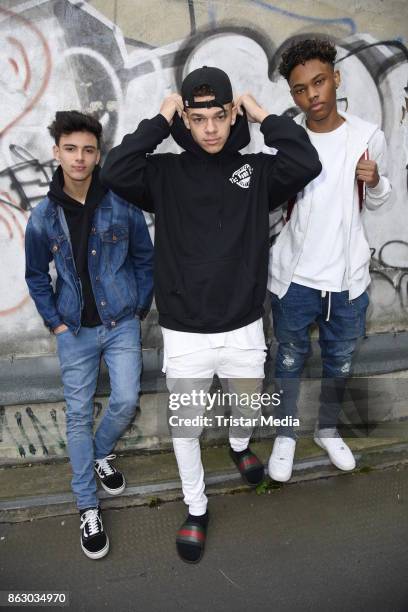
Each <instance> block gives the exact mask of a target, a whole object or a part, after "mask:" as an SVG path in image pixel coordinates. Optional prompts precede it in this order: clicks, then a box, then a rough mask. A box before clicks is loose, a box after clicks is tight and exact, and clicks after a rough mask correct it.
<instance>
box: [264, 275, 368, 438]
mask: <svg viewBox="0 0 408 612" xmlns="http://www.w3.org/2000/svg"><path fill="white" fill-rule="evenodd" d="M271 300H272V315H273V325H274V333H275V337H276V339H277V341H278V343H279V345H278V351H277V355H276V363H275V378H276V383H277V385H280V386H279V387H278V389H281V390H282V391H283V394H282V397H281V404H280V406H279V409H278V411H277V417H278V418H283V417H285V416H292V417H294V418H295V417H296V416H297V399H298V395H299V387H300V377H301V374H302V371H303V367H304V364H305V361H306V359H307V357H308V356H309V354H310V326H311V325H312V324H313V323H317V325H318V327H319V344H320V348H321V355H322V364H323V370H322V384H321V394H320V409H319V423H318V427H319V429H327V428H330V429H331V428H333V427H336V425H337V421H338V418H339V414H340V411H341V404H342V400H343V396H344V390H345V385H346V380H347V378H348V377H349V376H350V374H351V367H352V357H353V353H354V350H355V348H356V344H357V340H358V338H359V337H361V336H364V334H365V316H366V310H367V306H368V295H367V292H366V291H365V292H364V293H362V294H361V295H360V296H359V297H358V298H356V299H354V300H351V301H350V300H349V294H348V291H341V292H336V293H331V307H330V315H329V320H328V321H326V317H327V314H328V309H329V297H328V294H326V297H322V292H321V291H320V290H318V289H311V288H310V287H305V286H304V285H298V284H297V283H291V284H290V286H289V289H288V291H287V293H286V294H285V295H284V296H283V298H282V299H279V298H278V297H277V295H275V294H273V293H272V294H271ZM277 434H278V435H281V436H289V437H293V438H296V435H295V433H294V430H293V427H291V426H279V427H278V428H277Z"/></svg>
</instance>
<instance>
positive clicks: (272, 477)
mask: <svg viewBox="0 0 408 612" xmlns="http://www.w3.org/2000/svg"><path fill="white" fill-rule="evenodd" d="M292 472H293V470H291V472H290V474H289V476H288V477H287V478H282V477H281V476H280V477H279V478H278V477H277V476H273V475H272V469H271V468H270V467H269V465H268V474H269V477H270V478H271V479H272V480H276V482H288V480H290V479H291V478H292Z"/></svg>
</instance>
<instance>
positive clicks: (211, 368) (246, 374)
mask: <svg viewBox="0 0 408 612" xmlns="http://www.w3.org/2000/svg"><path fill="white" fill-rule="evenodd" d="M265 357H266V354H265V351H263V350H261V349H237V348H230V347H220V348H209V349H206V350H200V351H197V352H195V353H189V354H188V355H180V356H176V357H168V358H167V362H166V382H167V388H168V390H169V392H170V393H172V394H174V393H177V394H181V393H187V394H189V395H190V394H191V393H192V392H193V391H197V392H199V391H201V390H202V391H204V392H205V393H206V392H208V390H209V389H210V386H211V383H212V380H213V376H214V374H217V375H218V377H219V378H220V379H221V383H222V385H223V389H224V391H225V390H228V392H230V393H237V394H240V393H245V394H248V395H250V394H252V393H260V392H261V391H262V379H263V378H264V362H265ZM226 386H227V387H228V389H225V387H226ZM205 408H206V404H205V402H204V403H203V404H200V405H188V406H184V407H183V409H182V410H183V414H184V415H186V414H187V415H188V416H189V417H191V418H193V417H196V416H200V415H203V414H204V412H205ZM231 408H232V413H233V414H234V413H235V416H242V417H250V418H251V419H255V418H256V417H257V413H256V412H254V410H253V409H252V407H250V406H246V407H245V406H244V407H242V406H240V405H232V406H231ZM258 414H259V411H258ZM252 430H253V427H237V426H235V427H231V428H230V430H229V441H230V444H231V447H232V449H233V450H235V451H237V452H239V451H242V450H245V449H246V448H247V447H248V443H249V440H250V437H251V435H252ZM201 431H202V427H195V428H193V429H190V430H189V436H190V437H188V438H187V437H179V436H178V435H177V433H175V431H174V429H173V430H172V434H173V447H174V453H175V455H176V460H177V464H178V469H179V473H180V478H181V484H182V489H183V495H184V502H185V503H186V504H187V505H188V507H189V512H190V514H193V515H195V516H199V515H201V514H204V513H205V511H206V509H207V497H206V495H205V493H204V489H205V485H204V469H203V465H202V463H201V451H200V442H199V436H200V434H201Z"/></svg>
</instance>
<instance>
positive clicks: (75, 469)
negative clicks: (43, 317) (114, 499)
mask: <svg viewBox="0 0 408 612" xmlns="http://www.w3.org/2000/svg"><path fill="white" fill-rule="evenodd" d="M57 348H58V357H59V360H60V365H61V373H62V382H63V385H64V397H65V402H66V405H67V409H66V424H67V442H68V453H69V458H70V461H71V467H72V473H73V476H72V481H71V484H72V491H73V493H74V495H75V497H76V501H77V506H78V508H79V510H82V509H84V508H89V507H95V506H97V505H98V497H97V493H96V481H95V472H94V460H95V459H102V458H103V457H106V456H107V455H109V454H110V453H111V452H112V450H113V448H114V446H115V444H116V442H117V441H118V439H119V438H120V436H121V435H122V433H123V432H124V430H125V429H126V427H127V426H128V425H129V423H130V422H131V421H132V419H133V417H134V415H135V410H136V406H137V403H138V399H139V391H140V373H141V368H142V352H141V344H140V321H139V319H130V320H127V321H123V322H119V323H118V325H117V326H116V327H115V328H114V329H108V328H106V327H105V326H103V325H99V326H98V327H81V329H80V331H79V333H78V335H77V336H75V334H73V333H72V332H71V331H70V330H69V329H68V330H67V331H64V332H62V333H60V334H57ZM101 357H103V358H104V360H105V363H106V365H107V367H108V370H109V378H110V386H111V395H110V398H109V404H108V407H107V409H106V411H105V414H104V415H103V417H102V420H101V422H100V424H99V427H98V429H97V431H96V433H95V437H94V435H93V420H94V418H93V415H94V394H95V390H96V385H97V380H98V374H99V366H100V360H101Z"/></svg>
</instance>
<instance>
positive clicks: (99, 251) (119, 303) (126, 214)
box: [25, 191, 153, 333]
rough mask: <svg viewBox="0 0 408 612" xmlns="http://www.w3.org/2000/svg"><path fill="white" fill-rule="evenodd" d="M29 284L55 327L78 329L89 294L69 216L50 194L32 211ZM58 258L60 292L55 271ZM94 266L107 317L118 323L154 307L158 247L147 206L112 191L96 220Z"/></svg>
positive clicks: (103, 314) (48, 322)
mask: <svg viewBox="0 0 408 612" xmlns="http://www.w3.org/2000/svg"><path fill="white" fill-rule="evenodd" d="M25 252H26V274H25V278H26V282H27V285H28V288H29V291H30V295H31V297H32V299H33V300H34V302H35V305H36V307H37V310H38V312H39V313H40V315H41V316H42V318H43V319H44V323H45V325H47V327H49V328H50V330H52V329H55V328H56V327H58V325H61V324H62V323H65V325H67V326H68V327H69V328H70V329H71V331H73V332H74V333H78V331H79V330H80V327H81V312H82V309H83V306H84V304H83V297H82V288H81V281H80V279H79V276H78V274H77V271H76V268H75V262H74V258H73V252H72V246H71V241H70V235H69V231H68V225H67V222H66V219H65V214H64V211H63V209H62V208H61V206H59V205H58V204H56V203H55V202H53V201H52V200H50V199H49V198H48V197H46V198H44V199H43V200H42V201H41V202H40V203H39V204H38V206H36V208H35V209H34V210H33V211H32V213H31V216H30V219H29V221H28V224H27V229H26V235H25ZM52 259H54V262H55V268H56V271H57V281H56V287H55V291H54V290H53V287H52V285H51V276H50V274H49V264H50V261H51V260H52ZM88 268H89V276H90V279H91V284H92V290H93V293H94V296H95V302H96V306H97V308H98V313H99V316H100V318H101V321H102V323H103V324H104V325H106V326H107V327H115V325H116V323H117V322H118V321H120V320H121V319H123V318H124V317H126V318H130V317H133V316H135V315H138V314H140V313H141V312H143V311H146V310H148V309H149V308H150V305H151V302H152V295H153V245H152V241H151V239H150V236H149V232H148V229H147V226H146V221H145V219H144V216H143V213H142V212H141V210H139V209H138V208H136V207H135V206H132V205H130V204H128V202H126V201H125V200H122V199H121V198H119V197H118V196H116V195H115V194H114V193H113V192H111V191H108V192H107V193H106V195H105V196H104V198H103V199H102V200H101V203H100V204H99V205H98V207H97V209H96V211H95V213H94V216H93V220H92V229H91V233H90V235H89V241H88Z"/></svg>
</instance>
